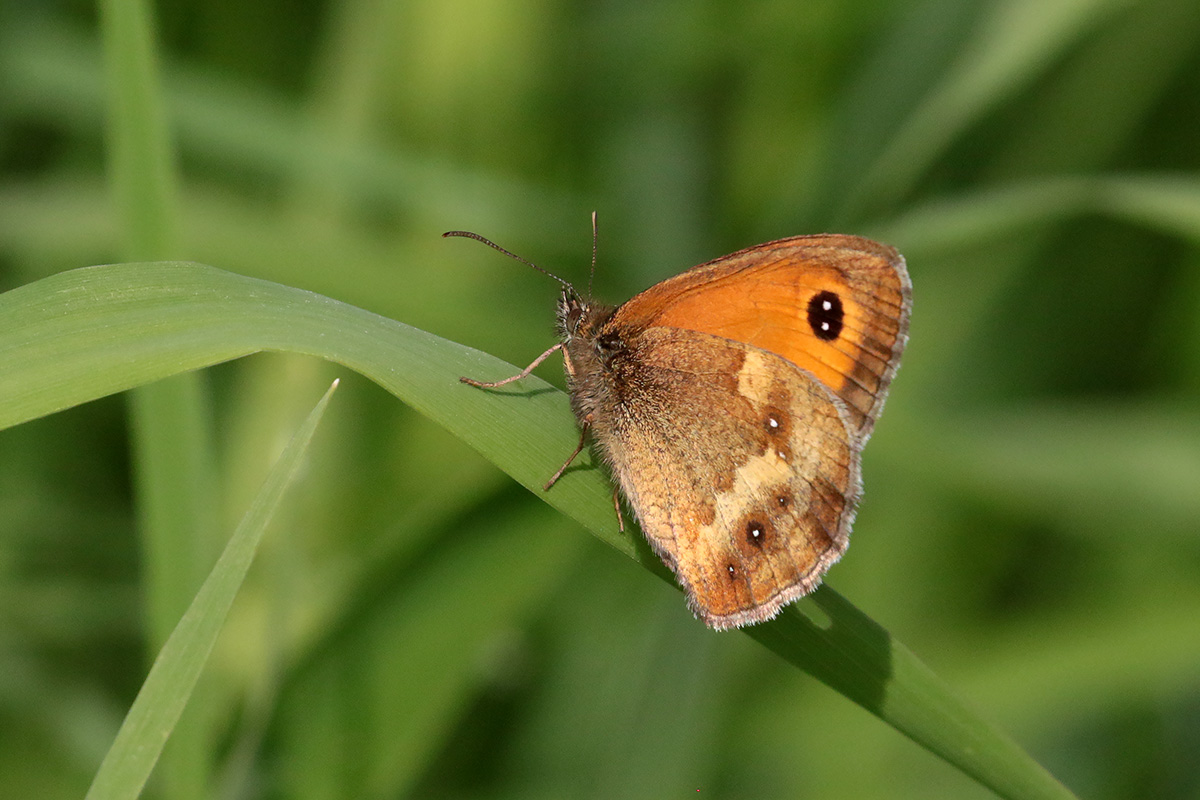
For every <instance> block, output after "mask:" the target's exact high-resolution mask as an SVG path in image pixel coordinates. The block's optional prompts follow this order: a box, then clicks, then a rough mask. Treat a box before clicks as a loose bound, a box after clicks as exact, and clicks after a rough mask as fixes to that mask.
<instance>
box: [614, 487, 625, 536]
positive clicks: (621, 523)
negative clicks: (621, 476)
mask: <svg viewBox="0 0 1200 800" xmlns="http://www.w3.org/2000/svg"><path fill="white" fill-rule="evenodd" d="M620 491H621V490H620V489H618V488H617V487H616V486H614V487H613V508H615V509H616V510H617V527H619V528H620V529H621V533H624V532H625V517H624V516H623V515H622V514H621V497H620V495H619V494H618V492H620Z"/></svg>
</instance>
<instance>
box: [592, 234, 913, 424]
mask: <svg viewBox="0 0 1200 800" xmlns="http://www.w3.org/2000/svg"><path fill="white" fill-rule="evenodd" d="M911 302H912V301H911V284H910V283H909V279H908V273H907V271H906V270H905V266H904V259H903V258H902V257H901V256H900V255H899V253H897V252H896V251H895V250H893V249H892V248H890V247H887V246H884V245H880V244H877V243H875V242H872V241H870V240H867V239H862V238H859V237H856V236H836V235H823V236H797V237H793V238H790V239H782V240H780V241H777V242H772V243H770V244H767V245H760V246H758V247H751V248H748V249H746V250H742V251H739V252H737V253H733V254H732V255H729V256H725V257H724V258H720V259H717V260H715V261H710V262H708V263H707V264H701V265H700V266H698V267H695V268H693V269H690V270H688V271H687V272H684V273H682V274H680V275H677V276H675V277H674V278H671V279H669V280H666V281H663V282H662V283H660V284H657V285H656V286H653V287H651V288H650V289H648V290H646V291H645V292H642V293H641V294H639V295H637V296H636V297H634V298H633V299H631V300H630V301H629V302H627V303H625V304H624V305H623V306H621V308H620V309H619V310H618V312H617V318H616V319H614V320H613V322H614V323H615V324H617V325H621V326H624V325H640V326H646V327H655V326H661V327H669V328H679V329H682V330H692V331H699V332H701V333H709V334H713V335H715V336H721V337H723V338H726V339H730V340H733V341H737V342H743V343H745V344H749V345H752V346H754V347H759V348H762V349H764V350H768V351H770V352H772V353H775V354H777V355H780V356H782V357H783V358H786V359H787V360H788V361H791V362H792V363H793V364H795V365H796V366H798V367H801V368H802V369H805V370H808V371H809V372H811V373H812V374H813V375H814V376H815V377H816V378H817V380H819V381H820V382H821V383H823V384H824V385H825V386H827V387H828V388H829V389H830V390H832V391H833V392H834V393H835V394H836V395H837V396H838V397H839V398H841V400H842V401H843V402H844V403H845V404H846V406H847V411H848V412H849V415H850V422H851V425H852V427H853V428H854V429H855V430H857V431H858V432H859V433H860V434H868V433H870V431H871V428H872V427H873V425H874V422H875V418H876V417H878V415H879V411H880V409H881V408H882V405H883V400H884V397H885V396H886V394H887V388H888V385H889V384H890V383H891V379H892V376H893V375H894V374H895V371H896V367H897V366H898V363H899V358H900V353H901V351H902V350H903V348H904V344H905V341H906V339H907V336H908V316H909V309H910V307H911Z"/></svg>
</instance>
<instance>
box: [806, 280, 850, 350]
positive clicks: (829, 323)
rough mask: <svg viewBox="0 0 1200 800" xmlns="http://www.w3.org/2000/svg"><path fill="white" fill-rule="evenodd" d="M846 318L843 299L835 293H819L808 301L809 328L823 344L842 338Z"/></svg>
mask: <svg viewBox="0 0 1200 800" xmlns="http://www.w3.org/2000/svg"><path fill="white" fill-rule="evenodd" d="M845 316H846V314H845V310H844V309H843V308H842V298H840V297H838V296H837V295H836V294H834V293H833V292H818V293H817V294H815V295H813V298H812V299H811V300H809V301H808V326H809V327H810V328H812V332H813V335H814V336H816V337H817V338H818V339H820V340H821V341H823V342H832V341H833V340H834V339H836V338H838V336H841V334H842V326H843V324H844V321H845Z"/></svg>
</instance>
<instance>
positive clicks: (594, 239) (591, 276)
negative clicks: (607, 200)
mask: <svg viewBox="0 0 1200 800" xmlns="http://www.w3.org/2000/svg"><path fill="white" fill-rule="evenodd" d="M595 277H596V212H595V211H593V212H592V271H591V272H589V273H588V293H587V296H588V297H591V296H592V279H593V278H595Z"/></svg>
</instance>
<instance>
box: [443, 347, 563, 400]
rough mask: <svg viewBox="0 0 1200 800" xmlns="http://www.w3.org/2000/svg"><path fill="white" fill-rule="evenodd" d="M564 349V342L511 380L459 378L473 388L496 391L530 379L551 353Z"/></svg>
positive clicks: (543, 354) (542, 355) (552, 348)
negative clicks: (531, 374)
mask: <svg viewBox="0 0 1200 800" xmlns="http://www.w3.org/2000/svg"><path fill="white" fill-rule="evenodd" d="M562 347H563V346H562V342H559V343H558V344H556V345H554V347H551V348H550V349H549V350H547V351H546V352H544V353H542V354H541V355H540V356H538V357H537V358H535V359H534V360H533V363H532V364H530V365H529V366H528V367H526V368H525V369H523V370H521V371H520V372H519V373H517V374H516V375H513V376H512V377H511V378H505V379H504V380H502V381H477V380H475V379H474V378H467V377H465V376H464V377H461V378H459V380H460V381H462V382H463V383H467V384H470V385H471V386H477V387H479V388H480V389H495V388H496V387H498V386H504V385H505V384H507V383H512V382H514V381H519V380H521V378H526V377H528V376H529V373H531V372H533V371H534V370H535V369H537V366H538V364H541V363H542V362H543V361H545V360H546V359H547V358H549V357H550V354H551V353H553V352H555V351H556V350H561V349H562Z"/></svg>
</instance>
